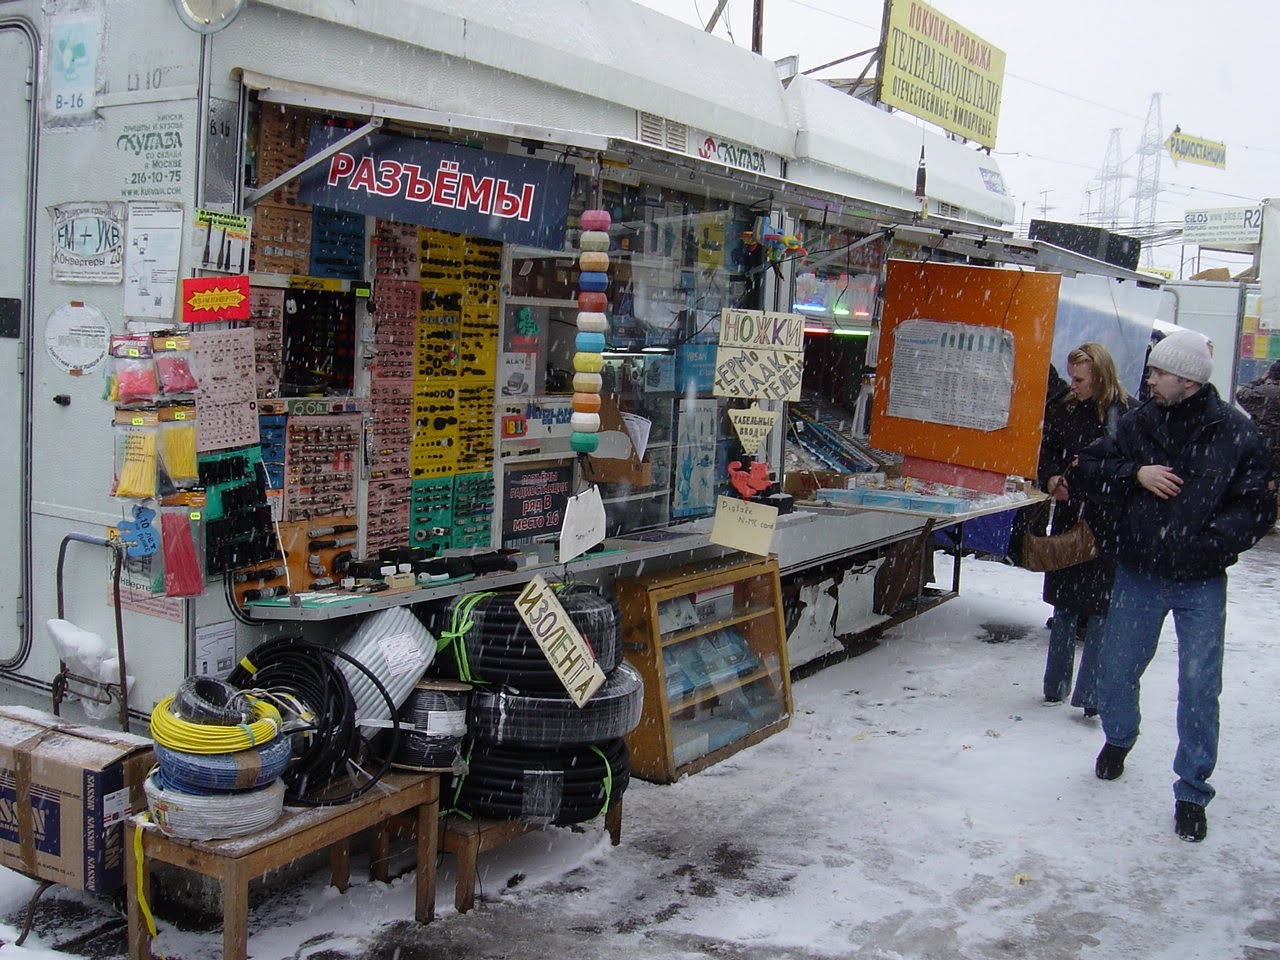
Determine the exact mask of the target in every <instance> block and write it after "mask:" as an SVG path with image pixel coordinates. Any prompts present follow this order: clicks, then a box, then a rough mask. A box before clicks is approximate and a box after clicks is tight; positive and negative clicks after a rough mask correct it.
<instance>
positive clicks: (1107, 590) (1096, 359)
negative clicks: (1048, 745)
mask: <svg viewBox="0 0 1280 960" xmlns="http://www.w3.org/2000/svg"><path fill="white" fill-rule="evenodd" d="M1067 382H1068V386H1069V387H1070V392H1069V393H1068V394H1067V395H1066V396H1065V397H1064V398H1063V399H1061V400H1059V401H1058V402H1057V403H1055V404H1054V405H1053V406H1051V407H1050V408H1049V412H1048V413H1047V414H1046V415H1045V429H1044V440H1043V442H1042V443H1041V447H1040V476H1039V479H1040V484H1041V486H1042V487H1043V488H1044V491H1045V492H1046V493H1048V494H1049V495H1050V496H1051V497H1053V498H1054V500H1056V501H1057V504H1056V507H1055V509H1054V515H1053V530H1052V531H1051V532H1052V533H1065V532H1066V531H1067V530H1070V529H1071V527H1073V526H1074V525H1075V523H1076V522H1077V521H1078V520H1079V519H1080V517H1081V516H1082V515H1083V516H1084V517H1085V519H1086V520H1087V521H1088V523H1089V527H1090V529H1092V531H1093V535H1094V539H1095V540H1096V541H1097V542H1098V546H1099V555H1098V556H1097V557H1096V558H1095V559H1093V560H1090V561H1088V562H1087V563H1082V564H1078V565H1076V566H1073V567H1068V568H1067V569H1065V570H1057V571H1053V572H1051V573H1046V574H1045V575H1044V600H1045V602H1046V603H1049V604H1052V606H1053V623H1052V626H1051V627H1050V629H1049V651H1048V656H1047V657H1046V660H1045V669H1044V699H1045V702H1046V703H1061V702H1062V701H1063V700H1065V699H1066V697H1067V694H1068V693H1071V675H1072V672H1073V668H1074V666H1075V648H1076V641H1077V638H1078V637H1082V638H1083V640H1084V649H1083V652H1082V653H1081V655H1080V671H1079V674H1078V676H1077V677H1076V684H1075V691H1074V693H1072V695H1071V703H1072V705H1073V706H1077V707H1083V708H1084V714H1085V716H1086V717H1095V716H1097V715H1098V695H1097V681H1098V647H1099V644H1100V642H1101V637H1102V628H1103V625H1104V624H1105V622H1106V616H1107V606H1108V604H1109V602H1110V599H1111V581H1112V579H1113V578H1114V577H1115V570H1116V567H1115V557H1114V543H1115V529H1116V521H1117V516H1116V508H1115V507H1114V506H1113V505H1110V504H1104V503H1101V502H1098V501H1092V502H1090V503H1088V504H1087V505H1086V504H1085V503H1084V501H1083V500H1082V499H1081V498H1080V497H1079V496H1072V492H1071V489H1070V486H1069V485H1068V483H1067V481H1066V480H1065V479H1064V477H1063V474H1064V473H1065V472H1066V469H1067V467H1068V466H1070V465H1071V462H1072V461H1073V460H1074V459H1075V457H1076V454H1078V453H1079V452H1080V451H1081V450H1083V449H1084V448H1085V447H1087V446H1088V445H1089V444H1091V443H1093V441H1095V440H1097V439H1098V438H1099V437H1101V436H1102V435H1103V434H1110V435H1112V436H1114V435H1115V430H1116V424H1117V423H1118V422H1119V420H1120V417H1122V416H1123V415H1124V414H1125V413H1126V412H1128V410H1129V407H1130V405H1131V404H1132V402H1133V400H1132V398H1131V397H1130V396H1129V395H1128V394H1127V393H1125V391H1124V388H1123V387H1122V386H1121V385H1120V380H1119V377H1118V376H1117V375H1116V364H1115V360H1113V359H1112V357H1111V354H1110V353H1109V352H1108V351H1107V348H1106V347H1104V346H1102V344H1100V343H1082V344H1081V345H1080V346H1079V347H1077V348H1076V349H1075V350H1072V351H1071V353H1070V355H1069V356H1068V357H1067Z"/></svg>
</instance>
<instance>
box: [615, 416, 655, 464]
mask: <svg viewBox="0 0 1280 960" xmlns="http://www.w3.org/2000/svg"><path fill="white" fill-rule="evenodd" d="M621 416H622V423H623V426H625V427H626V428H627V435H628V436H629V437H631V445H632V446H633V447H635V449H636V457H637V458H638V459H640V460H643V459H644V451H645V448H646V447H648V446H649V431H650V430H651V429H652V428H653V421H652V420H650V419H648V418H647V417H642V416H640V414H638V413H623V414H621Z"/></svg>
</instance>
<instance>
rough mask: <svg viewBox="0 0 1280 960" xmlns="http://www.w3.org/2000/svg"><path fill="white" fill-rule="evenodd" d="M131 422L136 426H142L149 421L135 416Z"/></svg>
mask: <svg viewBox="0 0 1280 960" xmlns="http://www.w3.org/2000/svg"><path fill="white" fill-rule="evenodd" d="M129 422H130V423H131V424H133V425H134V426H135V427H141V426H144V425H145V424H146V422H147V421H145V420H143V419H142V418H141V417H134V418H133V419H132V420H130V421H129Z"/></svg>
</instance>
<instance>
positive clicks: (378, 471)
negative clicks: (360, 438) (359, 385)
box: [365, 376, 413, 555]
mask: <svg viewBox="0 0 1280 960" xmlns="http://www.w3.org/2000/svg"><path fill="white" fill-rule="evenodd" d="M412 405H413V381H411V380H408V379H396V378H391V377H378V376H375V377H374V378H373V379H372V380H371V381H370V404H369V417H368V419H367V420H366V421H365V423H366V429H367V431H368V441H367V444H366V450H367V452H368V458H369V510H368V518H369V520H368V529H367V530H366V531H365V538H366V544H367V548H368V552H369V553H370V554H371V555H372V554H374V553H376V552H377V551H378V550H380V549H382V548H383V547H394V546H402V545H404V544H406V543H408V542H409V495H410V491H411V486H410V480H409V436H410V430H411V428H410V424H411V420H410V416H409V414H410V412H411V410H412Z"/></svg>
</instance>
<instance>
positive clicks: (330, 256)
mask: <svg viewBox="0 0 1280 960" xmlns="http://www.w3.org/2000/svg"><path fill="white" fill-rule="evenodd" d="M311 276H313V277H331V278H335V279H339V280H360V279H363V277H364V216H363V215H362V214H358V213H346V212H345V211H342V210H332V209H330V208H329V207H313V208H312V211H311Z"/></svg>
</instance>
